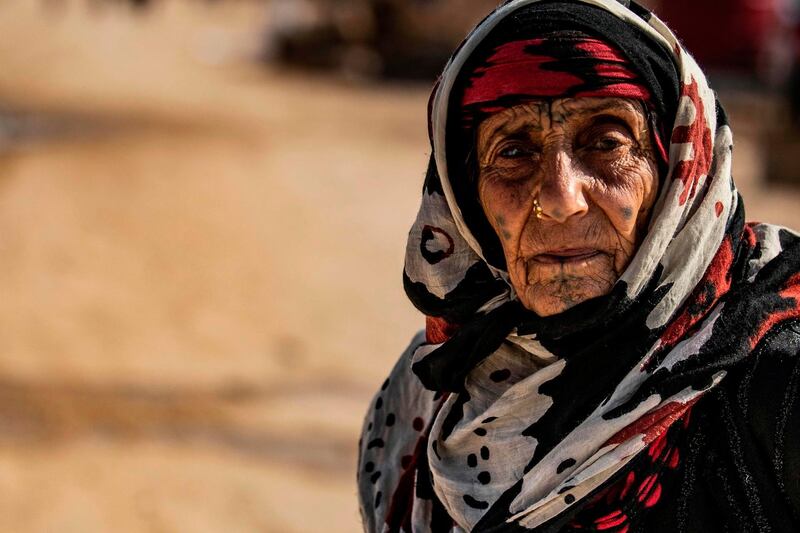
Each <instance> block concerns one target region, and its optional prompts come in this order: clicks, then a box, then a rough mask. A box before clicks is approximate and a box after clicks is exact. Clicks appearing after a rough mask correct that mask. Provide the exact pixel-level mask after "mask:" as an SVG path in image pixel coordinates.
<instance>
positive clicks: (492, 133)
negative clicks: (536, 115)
mask: <svg viewBox="0 0 800 533" xmlns="http://www.w3.org/2000/svg"><path fill="white" fill-rule="evenodd" d="M541 129H542V124H541V120H538V119H533V118H526V119H524V120H514V121H510V122H504V123H502V124H498V125H497V126H494V127H493V128H492V129H491V130H489V131H488V132H487V139H496V138H497V137H498V136H500V137H501V138H503V139H507V138H511V137H524V136H525V133H526V132H528V131H531V130H536V131H540V130H541Z"/></svg>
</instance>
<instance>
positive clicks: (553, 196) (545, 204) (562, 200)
mask: <svg viewBox="0 0 800 533" xmlns="http://www.w3.org/2000/svg"><path fill="white" fill-rule="evenodd" d="M549 152H550V153H545V154H543V155H544V158H545V161H544V165H543V167H542V170H543V172H542V176H541V185H540V187H539V190H538V193H537V196H536V197H535V198H537V199H538V201H539V207H540V208H541V211H540V215H539V218H541V219H543V220H553V221H555V222H558V223H564V222H566V221H567V220H568V219H569V218H570V217H573V216H576V215H583V214H585V213H586V212H587V211H588V210H589V204H588V203H587V200H586V196H585V194H584V186H585V182H586V180H585V176H584V175H583V172H581V170H580V169H577V168H575V165H574V161H573V160H572V158H571V156H570V154H569V153H567V152H566V151H565V150H563V149H554V150H550V151H549Z"/></svg>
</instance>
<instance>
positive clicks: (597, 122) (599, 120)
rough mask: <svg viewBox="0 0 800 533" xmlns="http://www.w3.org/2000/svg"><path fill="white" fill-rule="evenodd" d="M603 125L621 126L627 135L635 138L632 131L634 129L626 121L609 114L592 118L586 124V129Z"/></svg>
mask: <svg viewBox="0 0 800 533" xmlns="http://www.w3.org/2000/svg"><path fill="white" fill-rule="evenodd" d="M604 124H616V125H617V126H622V127H623V128H625V129H626V130H627V131H628V133H630V134H631V135H633V136H634V137H635V134H634V131H633V130H634V128H633V127H632V126H631V123H630V122H629V121H628V120H626V119H625V118H623V117H620V116H619V115H612V114H610V113H603V114H600V115H595V116H593V117H592V118H591V119H589V121H588V123H587V124H586V128H592V127H594V126H601V125H604Z"/></svg>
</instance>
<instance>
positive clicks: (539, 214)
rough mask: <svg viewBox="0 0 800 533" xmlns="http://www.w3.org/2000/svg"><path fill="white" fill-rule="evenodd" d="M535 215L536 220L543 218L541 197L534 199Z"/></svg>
mask: <svg viewBox="0 0 800 533" xmlns="http://www.w3.org/2000/svg"><path fill="white" fill-rule="evenodd" d="M533 214H534V215H536V218H542V206H541V205H539V197H538V196H537V197H536V198H534V199H533Z"/></svg>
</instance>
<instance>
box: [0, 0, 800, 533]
mask: <svg viewBox="0 0 800 533" xmlns="http://www.w3.org/2000/svg"><path fill="white" fill-rule="evenodd" d="M495 4H496V0H272V1H269V0H217V1H209V0H2V1H0V294H2V298H0V531H2V532H6V531H8V532H18V533H27V532H51V531H59V532H60V533H68V532H81V533H94V532H106V531H114V532H118V533H123V532H220V531H225V532H226V533H227V532H252V531H262V532H281V533H283V532H287V533H290V532H318V531H326V532H328V531H331V532H353V531H358V530H359V518H358V510H357V502H356V491H355V479H354V478H355V474H354V464H355V458H356V441H357V439H358V433H359V429H360V424H361V419H362V416H363V413H364V412H365V409H366V406H367V403H368V401H369V399H370V397H371V395H372V393H373V391H374V390H375V389H376V388H377V386H378V385H379V384H380V383H381V381H382V380H383V378H384V376H385V375H386V373H387V372H388V371H389V369H390V367H391V366H392V364H393V363H394V361H395V359H396V358H397V356H398V355H399V353H400V352H401V350H402V349H403V348H404V347H405V345H406V343H407V342H408V340H409V339H410V338H411V336H412V334H413V332H415V331H416V330H417V329H419V328H420V327H421V326H422V324H423V321H422V320H421V317H420V316H419V315H418V314H417V313H416V312H415V310H414V309H413V308H412V306H411V305H410V304H409V303H408V302H407V300H406V299H405V297H404V294H403V291H402V283H401V271H402V263H403V255H404V247H405V236H406V232H407V230H408V228H409V227H410V224H411V222H412V220H413V218H414V216H415V213H416V208H417V202H418V198H419V193H420V189H421V185H422V179H423V175H424V170H425V166H426V162H427V157H428V153H429V147H428V143H427V136H426V117H425V112H426V103H427V96H428V91H429V89H430V87H431V85H432V81H433V79H434V78H435V76H436V74H437V73H438V71H439V70H440V69H441V67H442V66H443V64H444V61H445V59H446V57H447V55H448V54H449V53H450V51H451V50H452V49H453V47H454V46H455V45H456V44H457V43H458V42H459V41H460V39H461V37H462V36H463V34H464V33H465V32H466V30H467V29H468V28H469V27H470V26H471V25H472V24H474V23H475V22H477V21H478V20H480V19H481V18H482V17H483V16H484V15H485V14H486V12H487V11H488V10H489V9H490V8H491V7H493V6H494V5H495ZM684 4H685V5H684ZM649 5H650V7H654V8H655V9H656V10H657V11H659V12H660V13H662V15H663V17H664V18H665V19H666V20H667V21H668V22H669V23H671V24H672V25H673V26H675V27H676V29H677V31H678V33H679V34H680V35H683V36H684V38H685V41H686V42H687V45H688V46H689V47H690V49H691V50H692V51H694V52H695V54H696V56H697V57H698V59H699V60H700V61H701V63H702V64H703V65H704V67H706V68H707V70H708V71H709V72H710V75H711V80H712V84H714V86H715V87H716V88H717V89H718V90H719V92H720V94H721V96H722V99H723V102H724V103H725V104H726V107H727V108H728V110H729V112H730V114H731V119H732V123H733V127H734V132H735V138H736V141H737V146H736V151H735V163H734V167H735V168H734V175H735V178H736V180H737V184H738V186H739V187H740V189H741V191H742V194H743V195H744V198H745V201H746V205H747V207H748V210H749V218H750V219H754V220H763V221H769V222H775V223H779V224H784V225H789V226H793V227H795V228H800V210H799V209H798V206H800V204H799V203H798V200H800V188H798V185H800V164H799V163H800V162H799V161H798V154H800V140H798V139H800V134H799V133H798V130H797V129H796V125H797V123H798V122H799V121H798V120H797V117H798V115H799V113H798V107H800V105H798V99H800V89H798V85H799V84H800V70H798V65H799V64H800V61H799V59H800V47H798V45H797V42H798V37H800V33H798V29H797V27H798V26H797V19H796V12H797V6H796V5H793V4H791V3H789V2H788V0H787V1H785V2H783V3H782V2H780V1H779V0H771V1H766V0H764V1H757V0H747V1H745V0H730V1H729V2H727V3H726V4H725V11H724V12H719V11H715V9H714V8H713V6H714V3H713V2H711V1H702V0H691V1H690V0H670V1H669V2H665V5H664V6H659V5H658V4H657V3H655V2H650V3H649ZM705 6H708V7H705ZM720 17H722V18H720Z"/></svg>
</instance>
